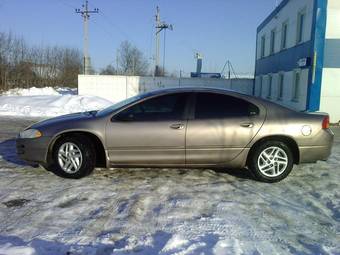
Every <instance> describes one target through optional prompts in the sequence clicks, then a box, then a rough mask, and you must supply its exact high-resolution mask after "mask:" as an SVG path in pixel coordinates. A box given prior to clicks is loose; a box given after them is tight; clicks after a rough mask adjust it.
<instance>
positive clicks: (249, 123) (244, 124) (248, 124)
mask: <svg viewBox="0 0 340 255" xmlns="http://www.w3.org/2000/svg"><path fill="white" fill-rule="evenodd" d="M240 126H241V127H245V128H252V127H253V126H254V123H252V122H245V123H241V124H240Z"/></svg>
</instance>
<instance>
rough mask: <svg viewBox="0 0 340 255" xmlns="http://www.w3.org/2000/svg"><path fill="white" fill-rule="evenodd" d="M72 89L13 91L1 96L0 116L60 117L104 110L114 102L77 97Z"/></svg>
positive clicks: (50, 88) (48, 88)
mask: <svg viewBox="0 0 340 255" xmlns="http://www.w3.org/2000/svg"><path fill="white" fill-rule="evenodd" d="M75 94H76V90H75V89H70V88H57V89H54V88H52V87H45V88H35V87H33V88H29V89H11V90H9V91H7V92H5V93H3V94H2V95H1V96H0V115H12V116H13V115H14V116H15V115H18V116H32V117H44V116H59V115H63V114H68V113H74V112H83V111H90V110H99V109H103V108H105V107H107V106H109V105H111V104H112V102H110V101H108V100H106V99H103V98H100V97H95V96H80V95H75Z"/></svg>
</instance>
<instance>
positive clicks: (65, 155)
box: [58, 142, 83, 174]
mask: <svg viewBox="0 0 340 255" xmlns="http://www.w3.org/2000/svg"><path fill="white" fill-rule="evenodd" d="M82 162H83V155H82V153H81V151H80V149H79V148H78V146H77V145H75V144H74V143H70V142H66V143H64V144H62V145H61V146H60V148H59V151H58V163H59V165H60V167H61V169H62V170H64V171H65V172H66V173H69V174H74V173H76V172H77V171H78V170H79V169H80V167H81V164H82Z"/></svg>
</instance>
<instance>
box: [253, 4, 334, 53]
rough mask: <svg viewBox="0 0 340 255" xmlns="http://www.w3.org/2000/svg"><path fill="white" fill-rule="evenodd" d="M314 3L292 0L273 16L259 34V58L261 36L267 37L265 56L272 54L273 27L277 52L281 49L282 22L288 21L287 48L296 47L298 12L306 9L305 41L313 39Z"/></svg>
mask: <svg viewBox="0 0 340 255" xmlns="http://www.w3.org/2000/svg"><path fill="white" fill-rule="evenodd" d="M332 1H336V0H332ZM313 5H314V1H312V0H291V1H289V2H288V3H287V5H286V6H284V7H283V8H282V9H281V11H280V12H279V13H278V14H277V16H276V17H275V18H273V19H272V20H271V21H270V22H269V23H268V24H267V25H266V26H265V27H264V28H263V29H262V30H261V31H260V32H259V33H258V35H257V54H256V56H257V59H259V58H261V38H262V36H263V35H264V36H265V38H266V47H265V56H269V55H270V34H271V31H272V30H273V29H275V30H276V40H275V53H277V52H279V51H280V50H281V35H282V33H281V32H282V31H281V30H282V24H283V23H284V22H287V23H288V32H287V48H291V47H294V46H295V45H296V41H297V27H298V22H297V18H298V13H299V12H300V11H303V10H304V11H305V14H306V17H305V26H304V34H303V41H302V42H307V41H309V40H310V39H311V31H312V23H313Z"/></svg>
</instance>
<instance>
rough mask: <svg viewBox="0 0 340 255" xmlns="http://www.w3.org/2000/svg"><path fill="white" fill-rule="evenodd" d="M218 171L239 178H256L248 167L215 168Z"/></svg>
mask: <svg viewBox="0 0 340 255" xmlns="http://www.w3.org/2000/svg"><path fill="white" fill-rule="evenodd" d="M214 171H215V172H216V173H222V174H228V175H231V176H234V177H236V178H238V179H244V180H256V179H255V177H254V175H253V174H252V173H251V171H250V170H249V169H247V168H243V169H226V168H224V169H214Z"/></svg>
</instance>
